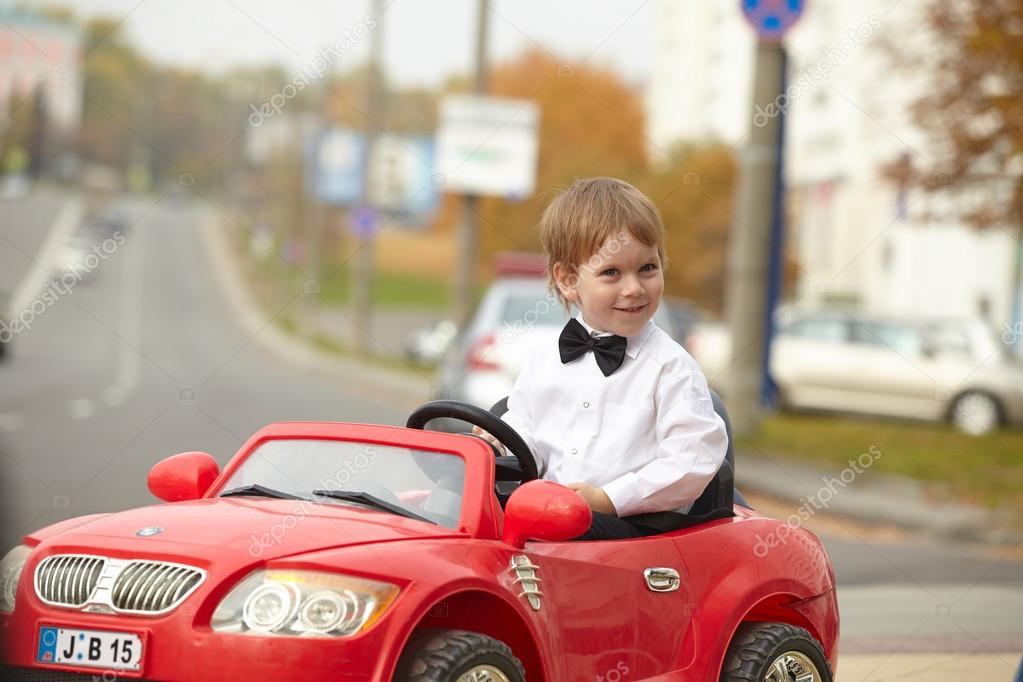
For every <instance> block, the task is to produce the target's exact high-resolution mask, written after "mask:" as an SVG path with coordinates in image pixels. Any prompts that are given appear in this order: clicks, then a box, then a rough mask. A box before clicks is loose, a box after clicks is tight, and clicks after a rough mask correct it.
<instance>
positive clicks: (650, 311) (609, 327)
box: [554, 231, 664, 336]
mask: <svg viewBox="0 0 1023 682" xmlns="http://www.w3.org/2000/svg"><path fill="white" fill-rule="evenodd" d="M554 278H555V280H556V281H557V283H558V288H559V289H560V290H561V293H562V295H563V296H564V297H565V298H566V299H567V300H569V301H571V302H573V303H575V304H576V305H577V306H579V309H580V310H581V311H582V315H583V320H585V321H586V324H588V325H590V326H591V327H593V328H594V329H596V330H598V331H604V332H611V333H613V334H618V335H619V336H631V335H633V334H635V333H636V332H638V331H639V330H640V329H642V328H643V326H644V325H645V324H646V323H647V322H648V321H650V318H652V317H653V316H654V312H655V311H656V310H657V306H658V305H660V303H661V294H662V293H664V273H663V272H661V259H660V258H659V257H658V255H657V247H656V246H647V245H646V244H643V243H642V242H640V241H639V240H637V239H635V238H634V237H632V235H631V234H629V233H628V232H627V231H622V232H620V233H619V234H618V235H612V236H611V237H608V239H607V241H605V242H604V244H602V245H601V246H600V248H598V249H597V251H596V252H595V253H594V254H592V255H591V256H590V257H589V259H587V260H586V261H584V262H583V263H581V264H579V265H578V266H577V267H576V271H575V272H574V273H573V272H571V271H570V270H569V269H568V268H567V267H565V266H564V265H563V264H562V263H556V264H555V265H554Z"/></svg>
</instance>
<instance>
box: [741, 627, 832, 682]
mask: <svg viewBox="0 0 1023 682" xmlns="http://www.w3.org/2000/svg"><path fill="white" fill-rule="evenodd" d="M786 655H794V659H792V660H793V663H794V665H799V662H798V660H795V659H798V658H799V657H802V658H804V659H806V660H807V661H809V662H810V663H812V664H813V666H814V667H815V668H816V669H817V670H816V672H817V674H816V675H815V676H814V677H813V678H812V680H813V682H832V679H833V677H832V673H831V666H830V665H828V660H827V659H826V658H825V657H824V650H823V649H822V648H821V645H820V644H819V643H818V642H817V640H815V639H814V638H813V636H812V635H811V634H810V633H809V632H807V631H806V630H804V629H803V628H797V627H795V626H793V625H788V624H785V623H745V624H743V625H740V626H739V629H738V630H737V631H736V633H735V637H733V638H732V643H731V644H729V645H728V652H727V653H726V654H725V664H724V666H722V668H721V682H767V681H768V680H770V682H775V680H777V682H791V681H792V680H796V679H806V680H807V682H810V679H811V678H809V677H797V676H796V675H794V674H792V675H785V676H784V677H782V676H775V677H768V675H769V674H771V668H772V667H773V666H775V665H776V662H777V661H779V660H781V659H782V657H783V656H786ZM804 670H806V669H805V668H804ZM806 672H809V671H808V670H807V671H806Z"/></svg>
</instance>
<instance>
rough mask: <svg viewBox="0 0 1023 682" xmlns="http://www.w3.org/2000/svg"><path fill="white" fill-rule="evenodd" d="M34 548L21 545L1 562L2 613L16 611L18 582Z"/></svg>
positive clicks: (0, 590) (0, 610)
mask: <svg viewBox="0 0 1023 682" xmlns="http://www.w3.org/2000/svg"><path fill="white" fill-rule="evenodd" d="M31 553H32V548H31V547H29V546H28V545H19V546H17V547H15V548H14V549H12V550H11V551H10V552H8V553H7V555H6V556H5V557H4V558H3V561H0V613H12V612H13V611H14V599H15V597H17V595H18V581H19V580H21V571H22V569H23V568H25V562H26V561H28V555H29V554H31Z"/></svg>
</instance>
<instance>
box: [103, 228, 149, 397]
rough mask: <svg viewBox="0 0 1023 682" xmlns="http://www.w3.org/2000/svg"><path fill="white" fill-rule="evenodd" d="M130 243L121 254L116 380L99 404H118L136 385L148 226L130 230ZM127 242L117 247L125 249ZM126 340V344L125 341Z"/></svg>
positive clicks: (106, 390)
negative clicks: (122, 261)
mask: <svg viewBox="0 0 1023 682" xmlns="http://www.w3.org/2000/svg"><path fill="white" fill-rule="evenodd" d="M131 233H132V237H133V241H134V243H133V245H132V247H131V248H130V249H129V250H128V253H126V254H124V265H123V266H122V273H123V274H122V281H121V320H120V325H119V326H120V329H119V330H118V332H119V334H120V336H121V338H122V339H123V341H120V342H119V343H118V353H117V381H116V382H115V383H114V384H113V385H112V386H107V387H106V388H104V389H103V398H102V400H103V403H104V404H105V405H106V406H108V407H118V406H120V405H122V404H123V403H124V401H125V400H127V399H128V397H130V396H131V394H132V393H134V392H135V389H136V388H138V385H139V366H140V362H139V354H138V352H137V351H136V350H135V349H136V348H140V344H141V339H142V280H143V277H144V275H145V268H144V264H145V250H146V235H147V234H148V227H147V226H146V225H145V221H140V222H139V223H137V224H136V225H135V226H134V227H133V228H132V230H131ZM125 246H127V243H126V244H125V245H123V246H121V248H122V249H123V248H125ZM125 342H127V343H125Z"/></svg>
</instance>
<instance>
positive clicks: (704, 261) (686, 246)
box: [448, 50, 735, 311]
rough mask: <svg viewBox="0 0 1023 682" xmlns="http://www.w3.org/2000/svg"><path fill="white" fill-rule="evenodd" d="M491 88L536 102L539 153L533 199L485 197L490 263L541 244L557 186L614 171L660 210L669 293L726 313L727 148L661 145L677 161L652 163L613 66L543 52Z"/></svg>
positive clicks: (639, 117) (637, 100) (629, 92)
mask: <svg viewBox="0 0 1023 682" xmlns="http://www.w3.org/2000/svg"><path fill="white" fill-rule="evenodd" d="M490 94H493V95H497V96H505V97H517V98H524V99H530V100H533V101H535V102H536V103H537V105H538V107H539V108H540V112H541V113H540V116H541V119H540V130H539V135H540V152H539V160H538V168H537V183H536V187H537V191H536V193H535V194H534V195H533V196H532V197H529V198H528V199H526V200H524V201H521V202H518V203H516V202H511V201H507V200H503V199H486V200H484V201H482V202H481V208H480V214H481V220H480V224H481V232H482V234H481V252H482V253H481V261H482V262H483V263H484V264H486V263H489V262H490V261H491V260H492V259H491V256H492V255H493V254H494V253H495V252H497V251H501V250H506V249H514V250H529V251H536V250H539V248H540V246H539V232H538V227H537V226H538V223H539V219H540V215H541V214H542V213H543V209H544V207H545V206H546V205H547V204H548V203H549V202H550V200H551V198H552V196H553V195H554V193H555V192H557V191H558V190H561V189H564V188H566V187H568V185H570V184H571V183H572V181H573V180H575V179H577V178H581V177H589V176H595V175H611V176H615V177H619V178H622V179H624V180H626V181H628V182H631V183H632V184H634V185H636V186H637V187H638V188H639V189H640V190H642V191H643V192H644V193H646V194H647V195H648V196H649V197H650V198H651V199H652V200H653V201H654V203H655V204H656V205H657V207H658V208H659V209H660V211H661V214H662V217H663V219H664V223H665V227H666V230H667V245H668V260H669V267H668V269H667V270H666V272H665V278H666V282H665V284H666V293H667V294H668V295H673V296H680V297H684V298H688V299H691V300H694V301H696V302H697V303H698V304H699V305H701V306H702V307H704V308H708V309H710V310H713V311H720V309H721V305H722V299H723V290H724V273H725V270H726V268H725V254H726V251H727V235H728V230H729V226H730V223H731V218H730V213H729V212H730V207H731V203H732V198H731V193H732V182H733V178H734V176H735V168H734V163H733V159H732V155H731V153H730V151H729V150H727V149H724V148H717V147H710V148H701V149H696V150H661V151H662V152H664V153H665V154H667V155H668V156H669V157H670V159H671V160H670V162H669V164H668V165H667V166H666V167H664V168H657V169H655V168H652V167H651V164H650V162H649V152H650V151H651V149H650V146H651V143H650V141H649V140H647V139H646V137H645V136H644V133H643V130H644V120H643V107H642V100H641V96H640V94H639V93H638V92H637V91H636V90H635V89H633V88H632V87H630V86H629V85H628V84H626V83H625V82H623V80H622V79H621V78H620V77H619V76H618V75H617V74H615V73H614V72H612V71H610V70H607V69H604V68H600V67H597V66H589V65H586V64H581V65H580V64H570V63H565V62H561V61H559V60H558V59H557V58H555V57H554V56H552V55H550V54H549V53H546V52H544V51H541V50H532V51H529V52H527V53H525V54H523V55H522V56H521V57H520V58H518V59H516V60H515V61H513V62H510V63H507V64H503V65H500V66H497V67H496V68H495V69H494V71H493V72H492V74H491V76H490ZM448 208H449V210H450V206H449V207H448ZM452 214H454V212H451V213H449V216H448V217H453V215H452Z"/></svg>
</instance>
